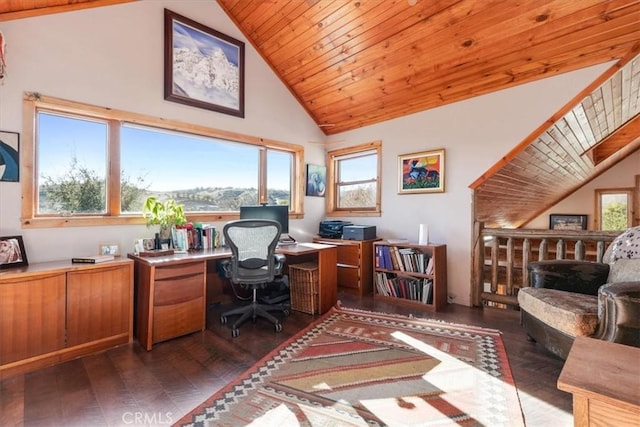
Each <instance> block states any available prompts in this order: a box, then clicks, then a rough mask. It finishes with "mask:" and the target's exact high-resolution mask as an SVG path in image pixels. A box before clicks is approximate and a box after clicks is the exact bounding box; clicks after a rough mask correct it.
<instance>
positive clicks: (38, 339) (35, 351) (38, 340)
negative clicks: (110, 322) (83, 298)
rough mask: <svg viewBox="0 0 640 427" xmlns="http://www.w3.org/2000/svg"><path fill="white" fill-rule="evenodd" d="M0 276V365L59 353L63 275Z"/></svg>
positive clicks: (63, 301) (63, 288) (62, 338)
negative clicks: (9, 278)
mask: <svg viewBox="0 0 640 427" xmlns="http://www.w3.org/2000/svg"><path fill="white" fill-rule="evenodd" d="M1 277H2V276H0V305H1V306H2V309H0V365H2V366H4V365H7V364H8V363H12V362H17V361H20V360H23V359H27V358H30V357H35V356H39V355H41V354H45V353H51V352H54V351H58V350H62V349H63V348H64V345H65V341H64V334H65V332H64V328H65V326H64V323H65V314H64V310H65V298H64V296H65V277H66V276H65V273H64V272H56V273H52V274H42V275H38V276H25V277H16V278H13V279H12V280H4V279H1Z"/></svg>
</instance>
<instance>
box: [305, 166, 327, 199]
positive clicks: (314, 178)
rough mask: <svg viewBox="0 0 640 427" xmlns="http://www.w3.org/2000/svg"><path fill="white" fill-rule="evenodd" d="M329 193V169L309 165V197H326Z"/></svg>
mask: <svg viewBox="0 0 640 427" xmlns="http://www.w3.org/2000/svg"><path fill="white" fill-rule="evenodd" d="M326 192H327V167H326V166H320V165H313V164H311V163H308V164H307V192H306V194H307V196H314V197H324V195H325V193H326Z"/></svg>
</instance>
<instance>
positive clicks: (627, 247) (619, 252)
mask: <svg viewBox="0 0 640 427" xmlns="http://www.w3.org/2000/svg"><path fill="white" fill-rule="evenodd" d="M639 258H640V226H638V227H633V228H629V229H627V230H626V231H625V232H624V233H622V234H620V235H619V236H618V237H616V238H615V239H614V240H613V242H611V244H610V245H609V247H608V248H607V250H606V252H605V253H604V257H603V258H602V262H606V263H608V264H613V263H614V262H616V261H617V260H619V259H639Z"/></svg>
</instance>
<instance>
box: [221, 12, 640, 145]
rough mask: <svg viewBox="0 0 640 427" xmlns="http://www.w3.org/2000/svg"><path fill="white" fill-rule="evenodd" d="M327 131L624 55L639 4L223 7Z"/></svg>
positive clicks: (635, 31)
mask: <svg viewBox="0 0 640 427" xmlns="http://www.w3.org/2000/svg"><path fill="white" fill-rule="evenodd" d="M218 3H219V4H220V5H221V6H222V8H223V9H224V10H225V11H226V12H227V14H228V15H229V16H230V17H231V18H232V19H233V20H234V21H235V23H236V24H237V26H238V27H239V28H240V29H241V30H242V31H243V33H244V34H245V36H246V37H247V39H249V40H250V41H251V43H252V44H253V45H254V46H255V47H256V49H257V50H258V52H259V53H260V54H261V55H262V56H263V57H264V58H265V60H266V61H267V63H269V64H270V65H271V67H272V68H273V69H274V71H275V72H276V73H277V75H278V76H280V78H281V79H282V81H284V83H285V84H286V85H287V86H288V87H289V88H290V90H291V92H292V93H293V94H294V95H295V96H296V97H297V98H298V100H299V101H300V103H301V104H302V105H303V106H304V107H305V108H306V109H307V111H309V114H311V116H312V117H313V118H314V120H315V121H316V123H318V124H319V125H320V126H322V127H323V129H324V131H325V133H326V134H336V133H338V132H343V131H346V130H350V129H355V128H358V127H361V126H366V125H370V124H372V123H377V122H381V121H385V120H389V119H392V118H396V117H399V116H403V115H406V114H411V113H415V112H418V111H423V110H426V109H429V108H433V107H437V106H441V105H443V104H448V103H451V102H456V101H461V100H464V99H466V98H469V97H473V96H477V95H481V94H486V93H489V92H492V91H496V90H500V89H504V88H507V87H511V86H514V85H518V84H522V83H525V82H530V81H533V80H536V79H540V78H545V77H549V76H551V75H554V74H558V73H564V72H567V71H572V70H576V69H578V68H582V67H586V66H589V65H593V64H598V63H603V62H606V61H611V60H615V59H618V58H621V57H623V56H624V55H625V54H626V53H627V52H628V51H629V50H630V49H631V47H632V46H633V44H634V43H637V42H638V40H640V23H639V16H640V2H639V1H637V0H612V1H602V0H579V1H567V0H519V1H514V0H482V1H480V0H385V1H381V0H358V1H345V0H307V1H300V0H218Z"/></svg>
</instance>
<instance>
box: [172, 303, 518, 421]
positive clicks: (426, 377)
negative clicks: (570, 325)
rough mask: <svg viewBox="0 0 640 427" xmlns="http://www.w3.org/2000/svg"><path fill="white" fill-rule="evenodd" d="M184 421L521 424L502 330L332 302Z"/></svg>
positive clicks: (516, 395)
mask: <svg viewBox="0 0 640 427" xmlns="http://www.w3.org/2000/svg"><path fill="white" fill-rule="evenodd" d="M178 425H183V426H198V427H200V426H202V427H205V426H207V427H213V426H216V427H219V426H246V425H251V426H260V427H263V426H266V427H268V426H277V427H287V426H297V425H300V426H363V427H364V426H387V425H388V426H431V425H437V426H442V425H458V426H522V425H524V422H523V417H522V411H521V409H520V403H519V400H518V394H517V391H516V388H515V385H514V382H513V378H512V376H511V371H510V368H509V362H508V360H507V356H506V352H505V349H504V344H503V343H502V339H501V337H500V332H499V331H496V330H491V329H483V328H476V327H469V326H464V325H455V324H451V323H445V322H439V321H433V320H426V319H419V318H410V317H402V316H397V315H388V314H384V313H374V312H367V311H361V310H353V309H347V308H342V307H334V308H333V309H331V310H330V311H329V312H328V313H327V314H325V315H324V316H323V317H321V318H320V319H319V320H318V321H317V322H315V323H314V324H312V325H310V326H309V327H308V328H307V329H305V330H303V331H301V332H300V333H299V334H298V335H297V336H295V337H293V338H292V339H290V340H289V341H287V342H285V343H283V344H282V345H281V346H280V347H278V348H277V349H275V350H274V351H272V352H271V353H270V354H269V355H267V356H266V357H265V358H263V359H262V360H261V361H260V362H258V363H257V364H256V365H255V366H253V367H252V368H251V369H249V370H248V371H247V372H245V373H244V374H243V375H241V376H240V377H238V378H236V379H235V380H234V381H232V382H231V383H230V384H228V385H227V386H226V387H225V388H223V389H222V390H220V391H219V392H218V393H216V394H215V395H213V396H211V397H210V398H209V399H208V400H207V401H205V402H204V403H202V404H201V405H200V406H198V407H197V408H195V409H194V410H193V411H192V412H191V413H189V414H188V415H187V416H185V417H184V418H183V419H182V420H180V422H178Z"/></svg>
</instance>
